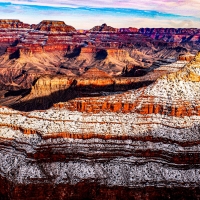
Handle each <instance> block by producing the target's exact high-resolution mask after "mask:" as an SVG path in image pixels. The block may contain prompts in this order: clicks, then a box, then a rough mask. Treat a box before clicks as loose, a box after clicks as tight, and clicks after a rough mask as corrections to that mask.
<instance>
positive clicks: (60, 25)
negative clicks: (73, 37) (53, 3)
mask: <svg viewBox="0 0 200 200" xmlns="http://www.w3.org/2000/svg"><path fill="white" fill-rule="evenodd" d="M35 29H36V30H40V31H51V32H75V31H76V29H75V28H74V27H72V26H69V25H66V24H65V22H63V21H51V20H43V21H41V22H40V23H39V24H38V25H37V26H36V27H35Z"/></svg>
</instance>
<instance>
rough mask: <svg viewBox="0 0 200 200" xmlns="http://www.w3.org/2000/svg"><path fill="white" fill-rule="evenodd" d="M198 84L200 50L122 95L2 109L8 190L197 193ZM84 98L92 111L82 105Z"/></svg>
mask: <svg viewBox="0 0 200 200" xmlns="http://www.w3.org/2000/svg"><path fill="white" fill-rule="evenodd" d="M199 88H200V53H199V54H198V55H197V56H196V57H195V58H194V60H192V61H191V62H190V63H188V64H186V65H185V67H183V68H182V69H180V70H179V71H178V72H174V73H170V74H168V75H164V76H163V77H161V78H159V79H158V80H157V81H156V82H155V83H153V84H151V85H149V86H147V87H144V88H140V89H137V90H132V91H128V92H126V93H124V94H115V95H113V94H108V95H109V96H106V97H99V98H78V99H75V100H71V101H69V102H67V103H64V104H62V108H61V107H60V105H61V104H56V105H55V106H54V108H51V109H48V110H46V111H40V110H37V111H32V112H29V113H25V112H19V111H15V110H12V109H9V108H6V107H1V108H0V115H1V117H0V126H1V129H0V143H1V146H0V147H1V151H0V160H1V162H0V175H1V179H0V181H1V183H4V184H6V185H7V187H5V189H2V188H1V190H0V191H1V193H2V195H3V196H4V197H7V198H11V199H30V198H36V197H37V199H44V196H45V193H46V194H48V198H49V199H53V198H59V199H74V198H83V197H84V198H86V199H94V198H95V199H102V198H106V199H114V198H115V199H116V198H123V199H130V198H134V199H155V198H160V199H163V198H166V196H165V195H167V197H169V198H171V199H176V198H180V197H183V199H184V198H185V199H187V198H190V199H191V198H193V199H195V198H197V197H198V194H199V189H198V188H199V180H200V170H199V164H200V163H199V156H200V146H199V145H200V140H199V138H200V135H199V134H200V131H199V129H200V125H199V121H200V102H199V99H200V96H199V95H200V89H199ZM109 101H110V102H109ZM84 103H86V104H87V105H86V107H87V108H88V106H89V107H90V108H92V109H90V111H88V110H87V109H82V108H84V106H83V105H84ZM104 103H105V104H106V106H105V107H104V108H105V109H103V106H104ZM109 103H110V104H113V105H112V106H107V105H108V104H109ZM120 104H121V106H120ZM115 105H117V106H115ZM95 107H96V108H95ZM97 107H99V108H100V110H99V111H98V108H97ZM72 108H73V109H72ZM115 108H117V109H115ZM125 108H127V109H126V110H124V109H125ZM95 109H96V110H95ZM173 109H174V113H173ZM88 187H90V190H88V189H87V188H88ZM10 188H12V190H11V189H10ZM51 188H54V190H55V191H57V192H55V193H54V194H52V193H51V192H49V191H50V190H51ZM172 188H174V190H173V189H172ZM24 189H26V191H27V192H26V193H25V192H24ZM74 189H77V191H79V192H78V193H77V192H75V191H74ZM54 190H53V191H54ZM31 191H34V192H36V193H33V192H31ZM86 191H87V192H86ZM95 191H96V192H95ZM97 191H98V192H97ZM116 191H118V192H116ZM175 191H176V192H175Z"/></svg>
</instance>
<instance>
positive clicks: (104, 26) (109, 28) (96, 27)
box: [90, 24, 116, 32]
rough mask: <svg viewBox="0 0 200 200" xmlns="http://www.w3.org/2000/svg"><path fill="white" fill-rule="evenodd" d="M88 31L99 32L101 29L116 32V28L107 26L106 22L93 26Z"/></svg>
mask: <svg viewBox="0 0 200 200" xmlns="http://www.w3.org/2000/svg"><path fill="white" fill-rule="evenodd" d="M90 31H91V32H92V31H97V32H99V31H100V32H101V31H106V32H116V28H113V27H111V26H108V25H107V24H102V25H101V26H95V27H93V28H92V29H90Z"/></svg>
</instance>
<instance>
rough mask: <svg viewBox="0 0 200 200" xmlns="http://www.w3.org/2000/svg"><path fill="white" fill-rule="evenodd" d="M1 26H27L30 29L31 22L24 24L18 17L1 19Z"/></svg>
mask: <svg viewBox="0 0 200 200" xmlns="http://www.w3.org/2000/svg"><path fill="white" fill-rule="evenodd" d="M0 28H6V29H8V28H27V29H30V28H31V26H30V25H29V24H24V23H23V22H21V21H20V20H17V19H1V20H0Z"/></svg>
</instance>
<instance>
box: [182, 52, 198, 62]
mask: <svg viewBox="0 0 200 200" xmlns="http://www.w3.org/2000/svg"><path fill="white" fill-rule="evenodd" d="M194 57H195V55H193V54H190V53H188V54H182V55H180V56H179V58H178V59H179V60H181V61H189V62H190V61H192V60H193V59H194Z"/></svg>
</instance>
